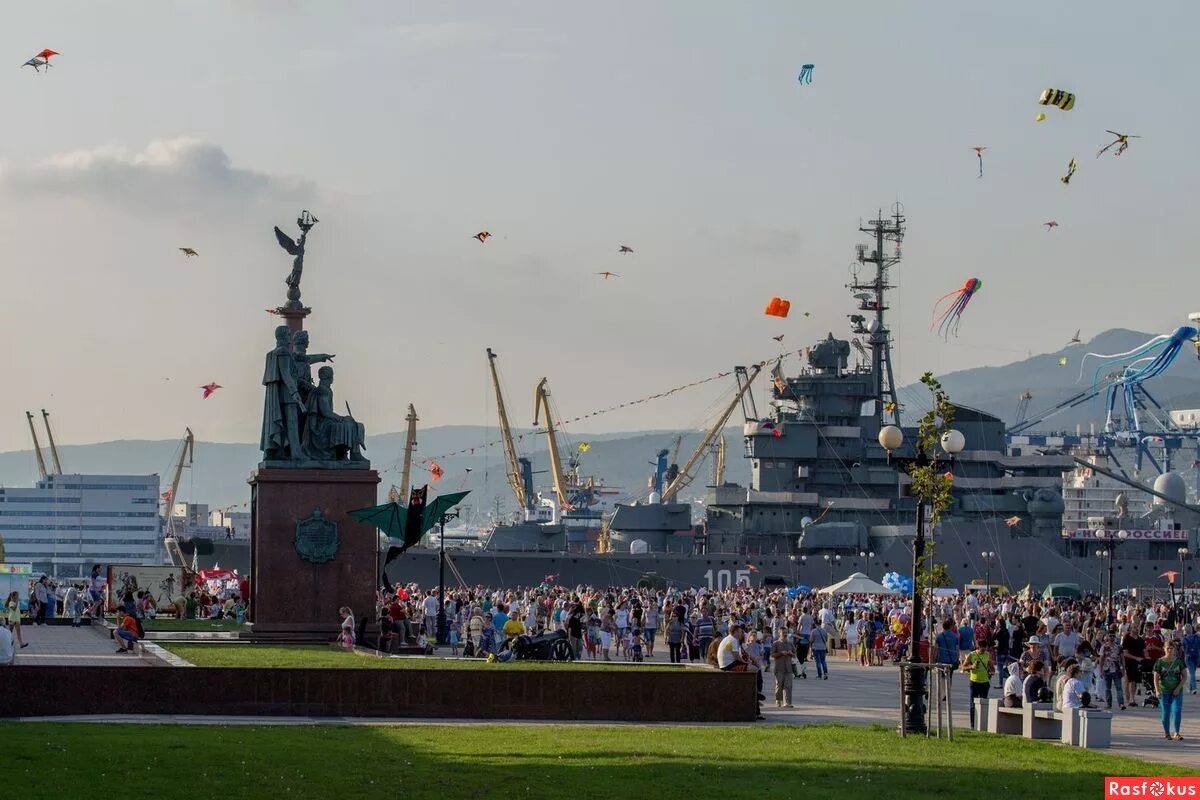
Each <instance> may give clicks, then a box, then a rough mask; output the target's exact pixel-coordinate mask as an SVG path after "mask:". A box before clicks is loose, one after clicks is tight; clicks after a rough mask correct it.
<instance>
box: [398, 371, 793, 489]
mask: <svg viewBox="0 0 1200 800" xmlns="http://www.w3.org/2000/svg"><path fill="white" fill-rule="evenodd" d="M791 355H792V354H791V353H787V354H784V355H783V356H774V357H773V358H772V360H775V359H776V358H782V359H786V358H789V357H791ZM766 363H767V362H766V361H762V362H761V364H766ZM733 373H734V370H726V371H723V372H718V373H717V374H715V375H711V376H709V377H707V378H702V379H700V380H697V381H692V382H691V383H685V384H681V385H679V386H675V387H672V388H671V389H667V390H665V391H662V392H656V393H655V394H651V395H646V396H645V397H639V398H638V399H636V400H630V401H627V402H624V403H618V404H617V405H613V406H608V407H607V408H601V409H597V410H595V411H590V412H588V413H587V414H580V415H579V416H576V417H571V418H570V419H562V418H560V419H559V420H558V424H559V426H564V425H570V424H571V423H573V422H579V421H581V420H585V419H591V418H592V417H598V416H601V415H603V414H609V413H612V412H614V411H620V410H621V409H624V408H629V407H630V406H636V405H641V404H643V403H649V402H651V401H654V400H661V399H662V398H664V397H670V396H671V395H673V394H676V393H677V392H682V391H686V390H687V389H692V388H695V387H697V386H703V385H704V384H706V383H712V382H713V381H717V380H721V379H722V378H728V377H729V376H730V375H732V374H733ZM524 440H525V434H520V435H519V436H517V437H516V441H517V443H520V442H523V441H524ZM501 443H502V442H501V441H500V440H498V439H497V440H493V441H487V442H484V443H482V444H478V445H475V446H473V447H464V448H462V449H461V450H455V451H453V452H449V453H442V454H440V455H436V456H429V457H427V458H422V459H421V460H420V461H418V462H417V463H418V465H420V466H425V465H426V464H429V463H431V462H433V461H436V460H438V459H442V460H445V459H448V458H452V457H454V456H461V455H474V454H475V451H476V450H479V449H480V448H489V447H496V446H498V445H500V444H501ZM399 464H400V461H399V460H396V461H393V462H392V463H391V464H389V465H388V466H386V467H384V468H383V469H381V470H380V474H384V473H387V472H389V471H393V470H395V469H397V468H398V467H399Z"/></svg>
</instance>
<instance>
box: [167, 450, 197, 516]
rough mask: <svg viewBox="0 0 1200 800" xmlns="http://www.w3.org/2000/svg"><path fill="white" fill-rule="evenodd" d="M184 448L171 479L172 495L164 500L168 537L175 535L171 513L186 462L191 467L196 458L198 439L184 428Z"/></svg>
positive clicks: (180, 452)
mask: <svg viewBox="0 0 1200 800" xmlns="http://www.w3.org/2000/svg"><path fill="white" fill-rule="evenodd" d="M183 430H184V434H183V447H182V448H181V449H180V451H179V461H178V462H177V463H176V464H175V474H174V475H173V476H172V477H171V489H170V494H169V495H168V496H167V497H165V498H163V499H164V501H165V502H164V503H163V519H165V520H166V523H167V525H166V527H167V531H166V533H167V536H173V535H174V533H175V515H174V514H172V513H171V511H172V509H173V508H174V507H175V498H176V497H178V495H179V481H180V479H181V478H182V477H183V466H184V461H187V463H188V465H189V466H190V465H191V463H192V460H193V459H194V457H195V446H196V439H195V437H194V436H192V429H191V428H184V429H183Z"/></svg>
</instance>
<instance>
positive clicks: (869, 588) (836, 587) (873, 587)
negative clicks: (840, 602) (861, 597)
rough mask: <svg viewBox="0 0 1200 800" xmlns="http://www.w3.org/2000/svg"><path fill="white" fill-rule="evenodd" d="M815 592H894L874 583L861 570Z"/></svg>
mask: <svg viewBox="0 0 1200 800" xmlns="http://www.w3.org/2000/svg"><path fill="white" fill-rule="evenodd" d="M817 594H896V592H894V591H893V590H891V589H889V588H887V587H886V586H884V585H883V584H882V583H876V582H875V581H873V580H871V579H870V578H868V577H867V576H866V575H864V574H862V573H861V572H856V573H854V574H853V575H851V576H850V577H849V578H846V579H845V580H843V581H838V582H837V583H835V584H833V585H832V586H826V587H825V588H824V589H820V590H818V591H817Z"/></svg>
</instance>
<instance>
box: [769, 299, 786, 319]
mask: <svg viewBox="0 0 1200 800" xmlns="http://www.w3.org/2000/svg"><path fill="white" fill-rule="evenodd" d="M791 308H792V303H791V301H790V300H784V299H782V298H779V297H772V298H771V299H770V301H769V302H768V303H767V308H766V310H765V311H763V313H764V314H766V315H767V316H768V317H783V318H784V319H787V315H788V311H790V310H791Z"/></svg>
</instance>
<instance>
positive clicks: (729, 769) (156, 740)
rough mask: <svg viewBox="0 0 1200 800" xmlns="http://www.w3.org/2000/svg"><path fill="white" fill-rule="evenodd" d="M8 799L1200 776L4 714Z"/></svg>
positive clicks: (761, 743) (963, 791) (448, 729)
mask: <svg viewBox="0 0 1200 800" xmlns="http://www.w3.org/2000/svg"><path fill="white" fill-rule="evenodd" d="M0 741H3V742H4V743H5V744H4V761H3V763H4V765H5V766H4V767H2V768H0V777H2V778H3V781H4V787H5V788H4V796H5V797H6V798H13V799H14V800H17V799H18V798H45V797H54V796H58V795H60V794H61V793H62V791H63V788H64V787H71V786H85V785H86V786H87V793H88V794H89V795H94V796H98V797H113V796H125V795H131V796H138V797H153V798H156V800H172V799H173V798H180V800H198V799H200V798H225V797H237V798H243V797H245V798H263V797H274V798H285V797H286V798H298V799H299V798H310V797H311V798H321V799H322V800H328V798H331V797H336V798H338V800H345V799H346V798H379V797H391V796H396V797H403V798H405V800H412V799H413V798H447V797H450V798H455V800H466V799H467V798H493V797H496V796H498V795H503V796H506V797H510V798H515V797H520V798H547V799H548V800H564V798H569V799H570V800H581V799H583V798H611V797H629V796H633V797H638V796H646V795H650V794H651V793H652V794H653V797H654V798H655V800H677V799H678V800H696V798H710V797H712V798H723V799H724V798H762V797H764V796H767V797H771V796H778V797H801V798H826V797H833V798H856V799H857V800H876V799H878V800H902V799H903V798H929V797H945V798H953V799H954V800H968V799H970V798H986V797H991V798H1010V797H1016V798H1033V797H1036V798H1054V800H1068V799H1069V798H1086V799H1087V800H1095V799H1096V798H1097V797H1102V796H1103V791H1102V789H1101V780H1102V778H1103V777H1104V776H1105V775H1186V774H1196V773H1194V772H1193V773H1189V772H1188V771H1186V770H1184V769H1182V768H1179V767H1172V766H1169V765H1165V764H1149V763H1146V762H1140V761H1134V760H1131V759H1125V758H1119V757H1116V756H1110V755H1103V754H1100V753H1097V752H1095V751H1092V750H1078V749H1068V748H1064V747H1061V746H1058V745H1053V744H1047V743H1044V742H1032V741H1027V740H1023V739H1019V738H1014V737H1011V736H1004V737H1001V736H989V735H986V734H971V733H964V734H962V735H960V736H956V737H955V741H954V742H953V743H947V742H945V741H939V740H936V739H925V738H923V737H922V738H912V737H910V738H908V739H903V740H902V739H900V738H899V737H898V736H896V735H895V733H893V732H892V731H890V730H887V729H884V728H881V727H875V728H859V727H854V728H852V727H844V726H831V725H823V726H809V727H787V726H761V725H759V726H739V727H669V726H655V727H650V726H620V727H615V726H593V725H570V726H541V725H536V726H506V725H470V726H425V725H417V726H400V727H393V726H360V727H333V726H321V727H311V726H301V727H257V726H209V725H196V726H183V725H112V724H105V725H95V724H78V723H76V724H71V723H58V722H55V723H0Z"/></svg>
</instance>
